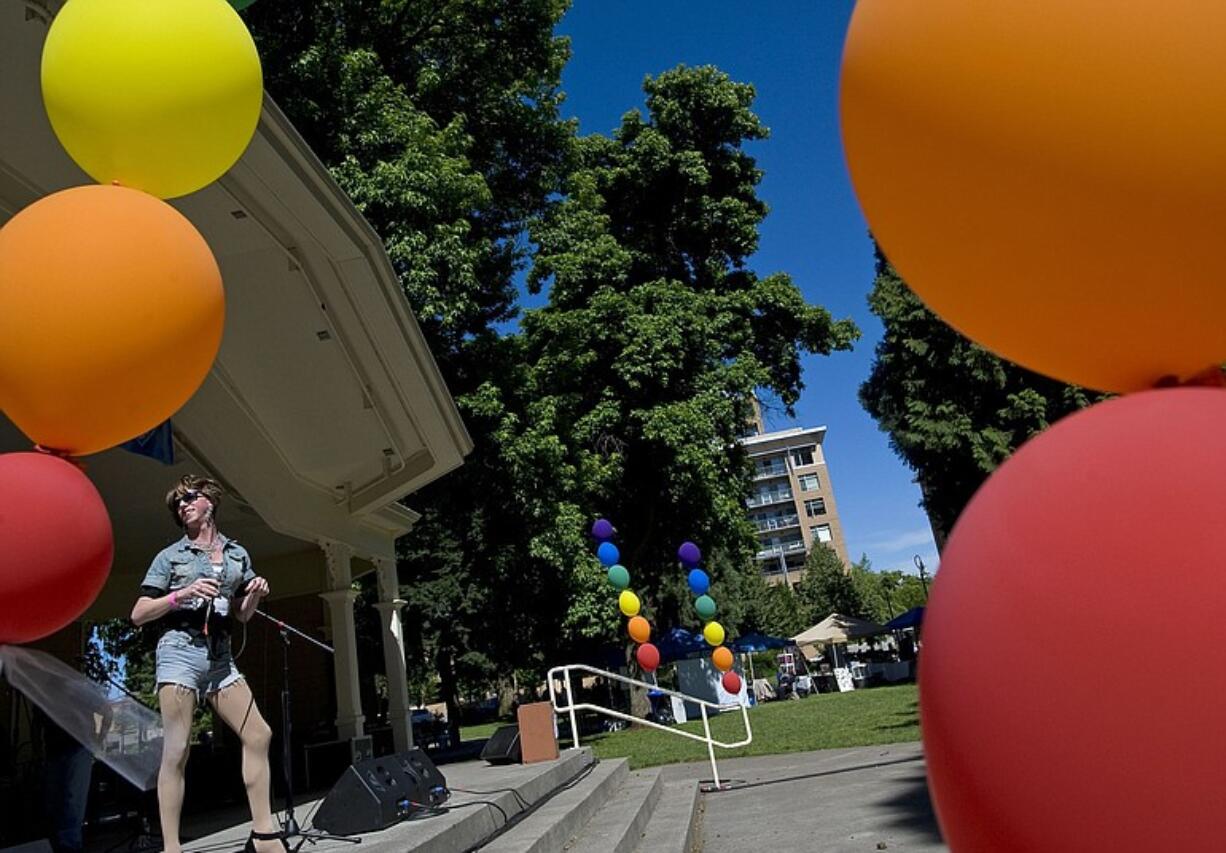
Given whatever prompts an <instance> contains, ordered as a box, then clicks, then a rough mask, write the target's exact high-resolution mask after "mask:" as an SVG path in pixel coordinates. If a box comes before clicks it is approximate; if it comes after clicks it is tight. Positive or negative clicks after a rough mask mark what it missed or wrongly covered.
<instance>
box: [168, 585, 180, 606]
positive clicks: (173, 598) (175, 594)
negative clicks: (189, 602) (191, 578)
mask: <svg viewBox="0 0 1226 853" xmlns="http://www.w3.org/2000/svg"><path fill="white" fill-rule="evenodd" d="M170 606H171V607H174V608H178V606H179V591H178V590H177V589H176V590H174V591H172V592H171V593H170Z"/></svg>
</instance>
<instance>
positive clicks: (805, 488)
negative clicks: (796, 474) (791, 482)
mask: <svg viewBox="0 0 1226 853" xmlns="http://www.w3.org/2000/svg"><path fill="white" fill-rule="evenodd" d="M820 486H821V483H819V482H818V480H817V475H816V474H801V475H800V490H801V491H802V492H816V491H817V490H818V488H819V487H820Z"/></svg>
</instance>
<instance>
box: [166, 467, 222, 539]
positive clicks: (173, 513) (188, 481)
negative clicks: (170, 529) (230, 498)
mask: <svg viewBox="0 0 1226 853" xmlns="http://www.w3.org/2000/svg"><path fill="white" fill-rule="evenodd" d="M188 492H200V493H201V494H202V495H204V496H205V497H206V498H208V501H209V503H211V504H212V505H213V513H214V514H216V513H217V509H218V507H220V506H221V496H222V495H223V494H225V490H224V489H222V487H221V483H219V482H217V481H216V480H214V479H211V478H209V477H201V476H199V475H197V474H184V475H183V477H182V478H181V479H180V480H179V482H177V483H175V485H174V488H172V489H171V490H170V491H169V492H167V493H166V509H168V510H170V517H171V518H173V519H174V520H175V524H176V525H177V526H179V527H182V526H183V519H181V518H179V499H180V498H181V497H183V496H184V495H185V494H187V493H188Z"/></svg>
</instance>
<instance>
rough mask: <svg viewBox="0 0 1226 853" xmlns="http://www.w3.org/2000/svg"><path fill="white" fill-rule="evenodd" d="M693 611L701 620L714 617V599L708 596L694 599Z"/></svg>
mask: <svg viewBox="0 0 1226 853" xmlns="http://www.w3.org/2000/svg"><path fill="white" fill-rule="evenodd" d="M694 609H695V610H697V611H698V615H699V616H701V617H702V618H703V619H710V618H711V617H712V616H714V615H715V599H714V598H712V597H711V596H709V595H700V596H698V597H697V598H695V599H694Z"/></svg>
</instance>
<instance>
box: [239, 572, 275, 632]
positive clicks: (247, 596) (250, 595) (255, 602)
mask: <svg viewBox="0 0 1226 853" xmlns="http://www.w3.org/2000/svg"><path fill="white" fill-rule="evenodd" d="M266 595H268V581H266V580H264V579H263V578H262V577H259V576H258V575H257V576H256V577H253V578H252V579H251V580H249V581H247V591H246V592H245V593H244V594H243V598H242V602H241V603H240V604H239V605H238V613H236V614H234V615H235V616H236V617H238V621H239V622H246V621H248V620H250V619H251V617H252V615H253V614H254V613H255V611H256V608H257V607H259V604H260V602H261V601H263V600H264V596H266Z"/></svg>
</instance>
